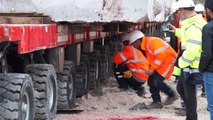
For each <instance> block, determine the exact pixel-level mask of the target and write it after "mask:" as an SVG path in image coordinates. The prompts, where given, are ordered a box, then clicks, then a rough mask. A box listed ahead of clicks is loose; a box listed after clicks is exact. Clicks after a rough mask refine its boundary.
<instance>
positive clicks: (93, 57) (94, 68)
mask: <svg viewBox="0 0 213 120" xmlns="http://www.w3.org/2000/svg"><path fill="white" fill-rule="evenodd" d="M99 57H100V51H99V50H95V51H94V52H91V53H90V54H89V61H90V71H89V72H90V81H89V89H90V90H95V91H96V90H98V88H99V87H100V82H99V81H98V77H99V60H98V58H99Z"/></svg>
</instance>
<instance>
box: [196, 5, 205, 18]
mask: <svg viewBox="0 0 213 120" xmlns="http://www.w3.org/2000/svg"><path fill="white" fill-rule="evenodd" d="M195 12H196V13H197V14H201V15H202V16H203V18H204V19H205V20H206V21H207V18H206V14H205V10H204V6H203V5H202V4H197V5H195Z"/></svg>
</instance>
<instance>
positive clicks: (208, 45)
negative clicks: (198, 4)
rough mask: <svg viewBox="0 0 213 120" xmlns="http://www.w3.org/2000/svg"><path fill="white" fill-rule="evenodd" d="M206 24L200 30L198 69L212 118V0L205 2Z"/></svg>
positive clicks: (212, 119)
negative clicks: (200, 49)
mask: <svg viewBox="0 0 213 120" xmlns="http://www.w3.org/2000/svg"><path fill="white" fill-rule="evenodd" d="M205 8H206V16H207V21H208V24H206V25H205V26H204V27H203V31H202V53H201V59H200V65H199V70H200V72H202V73H203V80H204V85H205V90H206V97H207V102H208V106H209V107H208V109H209V111H210V115H211V120H213V59H212V58H213V1H212V0H207V1H206V3H205Z"/></svg>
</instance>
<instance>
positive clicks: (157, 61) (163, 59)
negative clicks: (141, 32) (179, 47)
mask: <svg viewBox="0 0 213 120" xmlns="http://www.w3.org/2000/svg"><path fill="white" fill-rule="evenodd" d="M141 49H142V50H145V51H146V58H147V60H148V61H149V63H150V65H151V68H150V69H153V70H155V71H157V72H158V73H159V74H160V75H161V76H163V77H164V78H166V79H167V78H170V77H171V75H172V72H173V69H174V64H175V61H176V58H177V53H176V52H175V51H174V49H173V48H172V47H171V46H170V45H169V44H167V43H166V42H165V41H163V40H162V39H160V38H157V37H143V38H142V44H141Z"/></svg>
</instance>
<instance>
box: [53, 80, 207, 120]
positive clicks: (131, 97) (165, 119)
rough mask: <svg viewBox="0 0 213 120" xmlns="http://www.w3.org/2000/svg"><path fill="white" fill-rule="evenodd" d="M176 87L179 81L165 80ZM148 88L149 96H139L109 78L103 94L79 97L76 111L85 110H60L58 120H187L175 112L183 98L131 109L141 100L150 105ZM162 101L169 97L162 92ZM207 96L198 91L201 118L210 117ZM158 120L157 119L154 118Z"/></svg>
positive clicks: (204, 119) (199, 116)
mask: <svg viewBox="0 0 213 120" xmlns="http://www.w3.org/2000/svg"><path fill="white" fill-rule="evenodd" d="M166 82H167V83H168V84H169V85H170V86H172V87H173V88H174V89H175V85H176V83H174V80H173V79H171V80H167V81H166ZM145 87H146V88H147V95H146V97H145V98H144V97H138V96H137V95H136V93H135V92H134V91H132V90H129V91H120V90H119V89H118V88H117V83H116V81H115V79H114V78H110V79H108V80H107V81H106V82H105V87H103V95H102V96H96V95H95V94H94V93H92V92H91V93H90V94H88V95H87V96H83V97H82V98H79V99H78V100H77V104H78V107H77V108H76V110H84V111H83V112H79V113H75V114H69V113H66V114H64V113H62V114H61V113H60V114H58V115H57V118H56V120H109V119H110V120H184V119H185V117H184V116H178V115H176V114H175V112H176V111H177V109H178V108H180V100H177V101H176V102H175V103H174V104H172V105H169V106H164V108H162V109H142V110H134V111H130V110H129V108H131V107H133V106H134V105H136V104H138V103H145V104H146V105H149V104H150V103H151V102H152V100H151V98H150V94H149V88H148V86H147V85H146V84H145ZM161 95H162V101H164V100H165V99H166V96H165V95H164V94H163V93H162V94H161ZM206 108H207V105H206V98H204V97H201V96H200V90H199V91H198V109H197V111H198V120H210V118H209V112H208V111H207V110H206ZM155 117H156V118H158V119H154V118H155Z"/></svg>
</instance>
